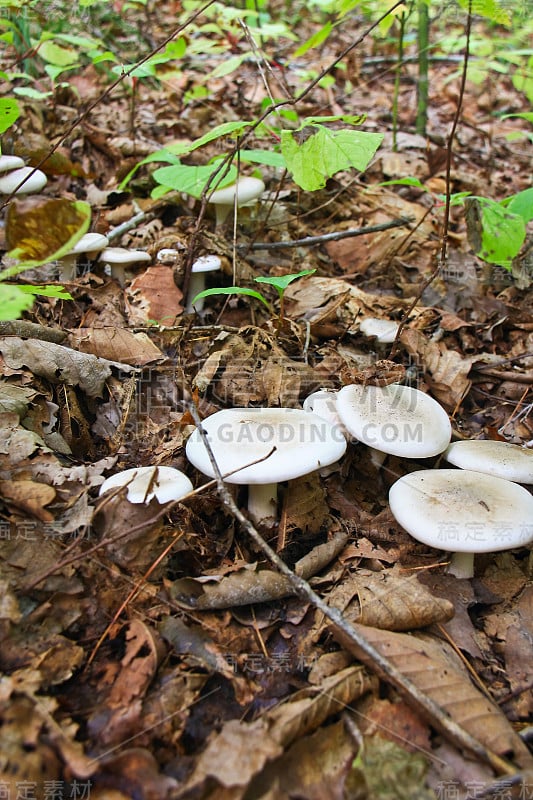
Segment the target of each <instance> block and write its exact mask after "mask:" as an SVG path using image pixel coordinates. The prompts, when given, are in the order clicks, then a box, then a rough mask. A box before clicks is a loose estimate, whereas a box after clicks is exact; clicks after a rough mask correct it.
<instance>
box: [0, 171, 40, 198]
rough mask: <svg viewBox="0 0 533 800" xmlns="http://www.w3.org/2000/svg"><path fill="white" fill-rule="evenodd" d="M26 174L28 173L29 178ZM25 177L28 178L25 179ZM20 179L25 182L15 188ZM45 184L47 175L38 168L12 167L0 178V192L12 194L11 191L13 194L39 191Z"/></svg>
mask: <svg viewBox="0 0 533 800" xmlns="http://www.w3.org/2000/svg"><path fill="white" fill-rule="evenodd" d="M28 175H30V177H29V178H28ZM26 178H28V179H27V180H25V179H26ZM21 181H25V183H23V184H22V186H21V187H20V188H18V189H17V186H18V185H19V183H20V182H21ZM46 184H47V177H46V175H45V174H44V172H41V170H40V169H34V168H33V167H20V169H12V170H11V171H10V172H8V173H6V175H3V176H2V177H1V178H0V194H12V193H13V192H15V194H33V192H40V191H41V189H43V188H44V187H45V186H46ZM15 189H16V191H15Z"/></svg>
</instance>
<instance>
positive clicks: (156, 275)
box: [126, 265, 183, 327]
mask: <svg viewBox="0 0 533 800" xmlns="http://www.w3.org/2000/svg"><path fill="white" fill-rule="evenodd" d="M182 300H183V292H182V291H181V290H180V289H178V287H177V286H176V283H175V281H174V270H173V269H172V267H165V266H162V265H157V266H155V267H148V269H146V270H144V271H143V272H141V274H140V275H138V276H137V277H136V278H135V279H134V280H133V281H132V282H131V284H130V286H129V288H128V289H127V290H126V308H127V313H128V319H129V321H130V324H131V325H145V324H146V323H147V322H158V323H160V324H161V325H165V326H167V327H170V326H171V325H174V324H175V322H176V318H177V317H178V316H179V315H180V314H181V313H183V306H182V305H181V301H182Z"/></svg>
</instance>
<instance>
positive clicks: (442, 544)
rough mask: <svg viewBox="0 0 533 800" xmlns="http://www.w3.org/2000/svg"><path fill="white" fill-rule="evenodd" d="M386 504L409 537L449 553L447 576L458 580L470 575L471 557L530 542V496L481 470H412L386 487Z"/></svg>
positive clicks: (532, 534)
mask: <svg viewBox="0 0 533 800" xmlns="http://www.w3.org/2000/svg"><path fill="white" fill-rule="evenodd" d="M389 503H390V509H391V511H392V513H393V515H394V517H395V518H396V520H397V521H398V522H399V523H400V525H401V526H402V527H403V528H405V530H406V531H407V532H408V533H409V534H411V536H413V538H415V539H417V540H418V541H419V542H423V543H424V544H426V545H428V546H429V547H434V548H437V549H439V550H447V551H449V552H451V553H453V556H452V560H451V563H450V566H449V572H451V573H452V574H453V575H455V576H456V577H458V578H471V577H472V576H473V571H474V555H475V553H491V552H495V551H497V550H509V549H512V548H515V547H522V546H524V545H526V544H528V542H531V541H532V540H533V496H532V495H531V494H530V493H529V492H528V491H527V489H525V488H524V487H523V486H519V485H518V484H517V483H512V482H511V481H508V480H505V479H504V478H495V477H494V476H492V475H484V474H483V473H481V472H474V471H472V470H458V469H435V470H419V471H418V472H412V473H411V474H410V475H404V476H403V478H400V479H399V480H398V481H396V483H394V484H393V485H392V486H391V488H390V492H389Z"/></svg>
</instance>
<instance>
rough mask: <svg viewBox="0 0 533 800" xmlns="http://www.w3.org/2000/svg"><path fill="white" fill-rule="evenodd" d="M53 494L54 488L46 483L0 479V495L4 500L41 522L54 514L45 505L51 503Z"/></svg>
mask: <svg viewBox="0 0 533 800" xmlns="http://www.w3.org/2000/svg"><path fill="white" fill-rule="evenodd" d="M55 496H56V492H55V489H53V488H52V487H51V486H47V484H46V483H36V482H35V481H25V480H18V481H0V497H2V498H3V499H4V500H6V501H7V503H8V505H13V506H14V507H15V508H18V509H20V510H21V511H25V512H26V513H27V514H29V515H30V516H31V517H36V518H37V519H40V520H41V521H42V522H51V521H52V520H53V518H54V515H53V514H52V513H51V512H50V511H48V510H47V509H46V508H45V506H47V505H48V504H49V503H51V502H52V501H53V500H54V498H55Z"/></svg>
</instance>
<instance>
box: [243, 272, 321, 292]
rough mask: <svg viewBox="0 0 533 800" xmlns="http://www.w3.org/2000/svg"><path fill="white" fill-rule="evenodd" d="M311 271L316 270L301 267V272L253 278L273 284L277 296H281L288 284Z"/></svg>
mask: <svg viewBox="0 0 533 800" xmlns="http://www.w3.org/2000/svg"><path fill="white" fill-rule="evenodd" d="M313 272H316V269H303V270H302V271H301V272H296V273H292V274H289V275H268V276H265V277H263V276H260V277H259V278H254V280H255V281H256V282H257V283H268V284H269V286H273V287H274V288H275V289H277V290H278V293H279V296H280V297H281V296H282V295H283V292H284V291H285V289H286V288H287V286H289V284H291V283H292V282H293V281H295V280H297V279H298V278H303V277H304V275H312V274H313Z"/></svg>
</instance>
